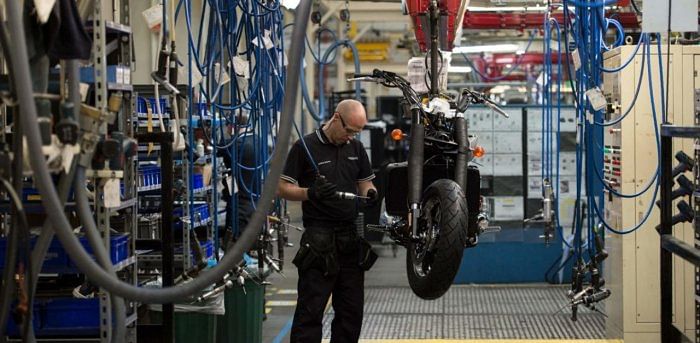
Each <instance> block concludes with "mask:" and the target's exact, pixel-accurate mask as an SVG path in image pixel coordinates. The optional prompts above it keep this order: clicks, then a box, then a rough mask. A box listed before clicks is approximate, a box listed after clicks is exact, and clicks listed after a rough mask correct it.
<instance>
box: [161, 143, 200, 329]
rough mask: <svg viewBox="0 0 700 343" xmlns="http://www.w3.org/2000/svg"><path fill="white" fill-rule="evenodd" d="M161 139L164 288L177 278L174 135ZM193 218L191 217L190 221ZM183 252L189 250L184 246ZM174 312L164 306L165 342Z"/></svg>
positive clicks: (168, 305)
mask: <svg viewBox="0 0 700 343" xmlns="http://www.w3.org/2000/svg"><path fill="white" fill-rule="evenodd" d="M159 136H160V137H159V138H160V153H161V155H160V173H161V180H162V184H161V191H160V192H161V197H162V198H163V202H162V204H163V205H162V208H161V215H162V219H161V223H162V224H161V225H162V229H161V239H162V240H163V287H169V286H172V285H173V283H174V282H173V280H174V277H175V268H174V267H175V266H174V265H175V263H174V262H175V256H174V255H175V254H174V251H173V250H174V242H173V220H172V218H173V135H172V133H169V132H168V133H161V134H160V135H159ZM191 219H192V218H191V217H190V220H191ZM188 228H189V226H188V225H185V224H184V223H183V230H187V229H188ZM182 249H183V251H184V250H186V249H189V247H188V246H185V245H183V248H182ZM174 311H175V306H174V305H173V304H172V303H170V304H164V305H163V338H164V341H165V342H173V341H174V340H173V338H174V337H173V336H174V331H173V329H174V327H175V325H174V324H175V323H174V320H175V318H174Z"/></svg>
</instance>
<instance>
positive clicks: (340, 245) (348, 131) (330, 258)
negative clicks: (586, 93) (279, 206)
mask: <svg viewBox="0 0 700 343" xmlns="http://www.w3.org/2000/svg"><path fill="white" fill-rule="evenodd" d="M365 124H367V114H366V112H365V109H364V107H363V106H362V104H361V103H360V102H358V101H356V100H343V101H341V102H340V103H339V104H338V106H337V107H336V110H335V112H334V113H333V115H332V116H331V117H330V119H329V120H328V121H327V122H326V123H325V125H323V127H322V128H320V129H318V130H316V131H315V132H313V133H311V134H308V135H306V136H304V137H303V141H302V140H298V141H296V143H295V144H294V145H293V146H292V149H291V150H290V151H289V155H288V156H287V162H286V165H285V168H284V171H283V173H282V176H281V180H280V183H279V186H278V191H279V195H280V196H281V197H283V198H285V199H287V200H291V201H302V220H303V223H304V228H305V231H304V233H303V235H302V238H301V244H300V247H299V251H298V252H297V254H296V256H295V257H294V261H293V263H294V264H295V265H296V266H297V268H298V271H299V283H298V286H297V291H298V300H297V307H296V311H295V313H294V320H293V324H292V332H291V342H303V343H307V342H321V329H322V327H321V325H322V324H321V322H322V320H323V313H324V310H325V308H326V303H327V302H328V299H329V297H330V296H331V295H333V300H332V304H333V309H334V311H335V317H334V319H333V323H332V325H331V332H332V333H331V342H334V343H341V342H357V341H358V339H359V337H360V329H361V327H362V314H363V307H364V272H365V271H366V270H368V269H369V268H370V267H371V266H372V264H374V262H375V261H376V258H377V255H376V254H374V252H372V250H371V247H370V245H369V244H368V243H367V241H365V240H364V239H362V238H360V237H358V235H357V228H356V225H355V219H356V217H357V212H358V207H359V206H361V205H362V204H361V203H360V202H359V201H358V200H357V199H359V198H360V197H362V198H364V205H365V206H372V205H374V204H375V203H376V202H377V190H376V188H375V187H374V184H373V183H372V179H374V173H373V172H372V168H371V165H370V162H369V158H368V156H367V153H366V152H365V148H364V147H363V145H362V143H361V142H360V141H358V140H355V139H353V138H354V137H355V136H356V135H357V134H359V133H360V132H361V131H362V128H363V127H364V126H365ZM340 192H343V193H340ZM341 195H343V196H342V197H341ZM354 195H357V196H358V197H355V196H354ZM349 198H355V199H353V200H349Z"/></svg>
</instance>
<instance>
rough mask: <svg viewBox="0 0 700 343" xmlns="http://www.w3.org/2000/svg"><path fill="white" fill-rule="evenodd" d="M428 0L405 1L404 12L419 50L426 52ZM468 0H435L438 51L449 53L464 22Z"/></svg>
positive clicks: (428, 29) (428, 32) (428, 28)
mask: <svg viewBox="0 0 700 343" xmlns="http://www.w3.org/2000/svg"><path fill="white" fill-rule="evenodd" d="M430 2H431V1H430V0H405V4H406V11H407V12H408V14H409V15H410V16H411V23H412V24H413V29H414V31H415V33H416V40H417V41H418V45H419V46H420V50H421V51H423V52H425V51H428V47H429V45H430V21H429V19H430V9H429V8H430ZM467 2H468V0H437V3H438V8H439V10H440V23H439V24H438V28H439V31H440V32H439V41H440V50H443V51H451V50H452V47H453V46H454V41H455V37H456V32H457V29H458V28H459V26H461V25H462V22H463V20H464V12H465V11H466V9H467Z"/></svg>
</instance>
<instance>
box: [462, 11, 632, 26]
mask: <svg viewBox="0 0 700 343" xmlns="http://www.w3.org/2000/svg"><path fill="white" fill-rule="evenodd" d="M605 15H606V17H608V18H610V17H613V18H614V19H616V20H617V21H619V22H620V24H622V27H624V28H639V27H640V26H639V25H640V22H639V20H638V19H637V15H636V14H634V13H632V12H608V13H606V14H605ZM544 16H545V14H544V13H528V12H470V11H466V12H465V13H464V21H463V25H462V27H463V28H465V29H475V30H488V29H516V30H517V29H532V28H540V27H542V25H543V23H544ZM552 17H553V18H554V19H556V20H557V21H558V22H559V23H563V22H564V13H561V12H558V13H553V14H552Z"/></svg>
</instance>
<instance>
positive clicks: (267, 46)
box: [263, 30, 275, 50]
mask: <svg viewBox="0 0 700 343" xmlns="http://www.w3.org/2000/svg"><path fill="white" fill-rule="evenodd" d="M263 44H265V49H268V50H270V49H272V48H274V47H275V44H273V43H272V39H270V30H265V35H264V36H263Z"/></svg>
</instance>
